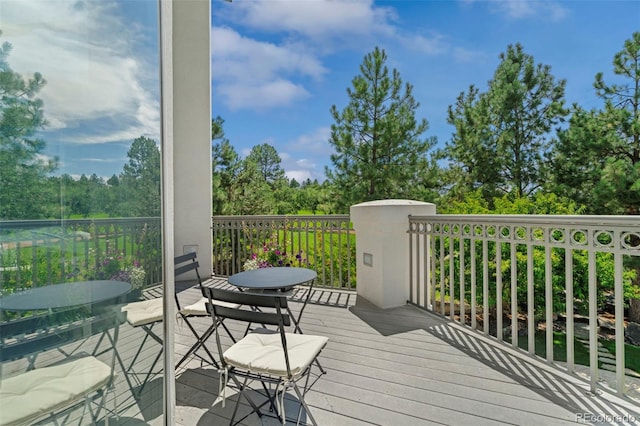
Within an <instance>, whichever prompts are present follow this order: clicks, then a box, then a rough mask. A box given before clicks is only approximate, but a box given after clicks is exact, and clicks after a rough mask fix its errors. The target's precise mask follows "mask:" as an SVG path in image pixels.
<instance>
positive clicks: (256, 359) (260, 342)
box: [223, 333, 329, 377]
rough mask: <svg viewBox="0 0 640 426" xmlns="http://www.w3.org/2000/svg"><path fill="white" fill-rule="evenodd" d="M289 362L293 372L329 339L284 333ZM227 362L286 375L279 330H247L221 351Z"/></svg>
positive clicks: (254, 369)
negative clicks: (260, 331)
mask: <svg viewBox="0 0 640 426" xmlns="http://www.w3.org/2000/svg"><path fill="white" fill-rule="evenodd" d="M286 338H287V349H288V351H289V364H290V368H291V374H292V375H293V376H297V375H300V374H301V373H302V372H304V370H305V369H306V368H307V367H308V366H309V365H311V363H312V362H313V360H314V359H315V358H316V356H318V354H319V353H320V351H321V350H322V348H324V346H325V345H326V344H327V342H328V341H329V339H328V338H326V337H324V336H312V335H309V334H293V333H286ZM223 357H224V360H225V361H226V362H227V364H229V365H232V366H234V367H237V368H241V369H246V370H250V371H252V372H255V373H264V374H271V375H273V376H277V377H287V364H286V362H285V359H284V350H283V348H282V342H281V339H280V333H269V334H264V333H251V334H248V335H247V336H245V337H244V338H243V339H242V340H240V341H239V342H237V343H236V344H234V345H233V346H231V347H230V348H229V349H227V350H226V351H225V353H224V355H223Z"/></svg>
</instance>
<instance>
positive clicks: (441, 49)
mask: <svg viewBox="0 0 640 426" xmlns="http://www.w3.org/2000/svg"><path fill="white" fill-rule="evenodd" d="M398 39H399V41H400V43H401V44H402V45H404V46H405V47H406V48H408V49H411V50H414V51H417V52H420V53H423V54H426V55H438V54H441V53H445V52H447V51H448V50H449V48H450V46H449V43H447V42H446V41H445V37H444V36H443V35H441V34H435V35H433V36H432V37H425V36H423V35H420V34H413V35H402V36H400V35H399V36H398Z"/></svg>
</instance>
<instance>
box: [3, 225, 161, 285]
mask: <svg viewBox="0 0 640 426" xmlns="http://www.w3.org/2000/svg"><path fill="white" fill-rule="evenodd" d="M145 232H147V233H149V232H154V233H155V234H153V235H154V237H153V238H155V239H157V241H154V242H153V245H154V246H155V247H156V248H158V250H157V252H158V253H159V248H160V246H161V241H160V234H161V233H160V218H159V217H150V218H149V217H145V218H115V219H63V220H14V221H0V260H1V259H2V256H3V255H4V256H8V255H9V253H10V252H13V254H12V256H14V257H15V259H14V263H15V265H6V263H7V262H2V266H3V267H2V268H0V291H1V290H3V289H4V288H5V287H6V286H5V273H6V272H10V273H15V279H16V282H17V283H21V282H23V281H25V280H27V281H30V282H29V286H30V287H38V286H42V285H49V284H56V283H57V282H58V281H60V280H63V281H64V280H68V279H69V278H68V277H67V276H68V275H69V274H71V273H72V272H73V270H74V269H76V268H82V267H84V268H86V267H88V266H90V265H89V264H88V262H89V259H90V256H89V252H90V250H91V251H93V252H94V256H93V257H92V258H94V260H95V262H96V263H99V262H101V261H102V260H103V258H104V256H105V255H106V252H108V251H116V252H119V253H122V254H123V255H125V256H126V255H131V254H133V252H134V250H135V247H136V244H138V243H139V242H140V241H139V240H140V238H141V236H142V234H143V233H145ZM156 237H157V238H156ZM153 238H152V239H153ZM29 248H30V249H31V253H32V256H31V262H30V264H28V265H27V264H25V262H24V261H23V259H22V258H21V256H22V255H23V253H24V250H25V249H26V250H29ZM38 248H44V250H45V256H44V259H41V257H42V255H40V256H38V254H37V251H38ZM55 252H59V253H69V252H70V253H71V262H72V263H71V265H68V264H67V262H66V258H65V256H57V257H56V256H54V255H53V254H54V253H55ZM153 256H154V254H153V251H152V250H144V256H141V257H140V258H139V259H136V260H138V261H140V263H141V265H142V266H143V267H144V269H145V271H146V276H145V281H146V282H147V283H155V282H159V281H160V280H161V270H162V269H161V268H162V265H161V261H160V259H159V258H158V259H155V258H152V257H153ZM56 259H57V260H56ZM56 261H58V262H60V265H59V268H60V277H58V278H59V279H57V278H56V277H54V275H53V273H52V271H53V269H54V266H55V267H57V266H58V265H54V262H56ZM43 268H44V269H45V270H46V273H45V274H42V269H43ZM25 273H27V274H29V276H28V277H25V276H23V274H25ZM71 279H72V280H73V278H71Z"/></svg>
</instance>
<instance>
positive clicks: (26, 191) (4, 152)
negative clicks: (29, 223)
mask: <svg viewBox="0 0 640 426" xmlns="http://www.w3.org/2000/svg"><path fill="white" fill-rule="evenodd" d="M1 34H2V32H0V35H1ZM11 48H12V47H11V44H9V43H7V42H4V43H3V44H2V46H1V47H0V219H5V220H7V219H41V218H42V217H44V216H46V212H47V209H48V203H49V202H50V194H48V193H47V185H45V183H46V181H47V175H48V174H49V173H50V172H52V171H53V170H55V168H56V167H57V160H46V159H43V158H42V156H41V154H42V152H43V150H44V148H45V142H44V141H43V140H42V139H38V138H37V137H35V135H36V132H37V131H38V130H40V129H42V128H44V126H45V125H46V121H45V119H44V115H43V109H42V108H43V102H42V100H41V99H39V98H37V97H36V95H37V93H38V92H39V91H40V89H42V87H44V85H45V80H44V79H43V78H42V75H40V73H35V74H34V75H33V77H31V78H29V79H24V78H23V77H22V76H21V75H20V74H19V73H17V72H15V71H13V70H12V69H11V67H10V66H9V63H8V62H7V58H8V57H9V54H10V52H11Z"/></svg>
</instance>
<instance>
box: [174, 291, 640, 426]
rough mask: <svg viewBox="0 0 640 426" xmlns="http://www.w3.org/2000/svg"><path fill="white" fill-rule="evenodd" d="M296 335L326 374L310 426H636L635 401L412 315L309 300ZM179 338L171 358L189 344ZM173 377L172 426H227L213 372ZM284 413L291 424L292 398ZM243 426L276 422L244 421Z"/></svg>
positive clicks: (337, 296)
mask: <svg viewBox="0 0 640 426" xmlns="http://www.w3.org/2000/svg"><path fill="white" fill-rule="evenodd" d="M223 284H224V283H222V282H218V283H216V285H223ZM186 296H187V295H186V294H185V297H186ZM196 297H197V294H196ZM301 297H304V293H303V292H302V291H301V292H300V293H299V294H297V298H298V299H299V298H301ZM295 299H296V297H294V300H295ZM299 307H300V304H299V303H292V308H293V309H294V310H295V309H299ZM202 325H203V326H206V324H202ZM301 327H302V329H303V331H304V332H305V333H309V334H321V335H324V336H327V337H329V344H328V345H327V347H326V348H325V350H323V351H322V354H321V356H320V360H321V363H322V366H323V367H324V368H326V370H327V374H325V375H322V376H321V377H320V378H319V380H318V381H317V382H316V383H315V384H314V386H313V387H312V388H311V390H310V391H309V393H308V394H307V396H306V400H307V403H308V404H309V405H310V410H311V411H312V414H313V415H314V417H315V418H316V420H317V421H318V423H319V424H320V425H393V426H398V425H426V424H451V425H461V424H475V425H479V424H482V425H489V424H522V425H561V424H570V423H574V424H575V423H581V421H580V419H586V420H598V419H600V420H604V419H608V420H607V421H605V422H604V423H616V422H615V421H611V420H616V419H618V420H624V419H627V420H633V418H634V417H635V419H636V421H637V422H638V423H640V408H639V407H638V404H640V401H635V400H630V399H626V400H620V399H618V398H615V397H612V396H609V395H607V394H603V395H599V396H592V395H591V394H590V393H589V392H588V389H589V387H588V384H587V383H586V382H584V381H581V380H579V379H577V378H574V377H570V376H568V375H566V374H563V373H562V372H558V371H555V370H554V369H551V368H549V367H548V366H547V365H545V364H544V363H543V362H537V361H535V360H529V359H527V358H526V357H524V356H522V355H521V354H518V353H515V352H513V351H512V350H511V349H510V348H509V347H507V346H504V345H502V344H497V343H496V342H493V341H491V340H489V339H486V338H484V337H483V336H480V335H478V334H476V333H473V332H470V331H468V330H465V329H463V328H461V327H459V326H457V325H455V324H452V323H450V322H449V321H447V320H444V319H442V318H440V317H438V316H435V315H432V314H430V313H426V312H424V311H422V310H419V309H417V308H415V307H412V306H403V307H400V308H394V309H387V310H381V309H378V308H376V307H375V306H372V305H371V304H369V303H367V302H366V301H365V300H364V299H362V300H357V298H356V295H355V294H354V293H345V292H337V291H336V292H330V291H321V290H317V291H314V293H313V294H312V302H311V303H309V304H308V305H307V307H306V309H305V311H304V315H303V316H302V322H301ZM185 331H188V330H186V328H183V329H182V332H181V333H180V335H179V336H176V340H177V342H179V343H180V344H177V347H176V352H177V353H179V354H182V353H184V351H185V350H186V346H184V345H183V344H184V343H187V344H189V343H190V341H191V337H190V335H189V334H186V333H184V332H185ZM232 331H233V332H237V333H240V334H242V331H243V329H241V328H239V327H238V326H232ZM212 343H214V342H213V341H212ZM213 346H214V345H212V346H211V347H212V349H213ZM176 377H177V409H176V411H177V418H176V423H177V424H181V425H207V424H208V425H210V424H225V423H228V419H229V418H230V415H231V412H232V409H233V405H234V403H235V401H236V396H235V395H233V392H229V394H231V396H230V395H229V394H228V395H227V401H226V407H225V408H223V407H222V403H221V402H220V401H219V400H218V399H217V392H218V374H217V372H216V371H215V370H214V369H212V368H208V367H205V368H201V367H200V364H199V362H198V361H196V360H194V361H192V362H191V364H189V365H187V366H186V368H181V369H180V371H178V372H177V376H176ZM242 402H243V404H242V408H241V409H242V410H243V412H247V411H250V410H249V407H248V405H245V404H244V401H242ZM288 409H290V413H291V414H290V415H291V416H292V417H293V418H295V414H296V413H297V404H295V401H294V400H293V398H292V400H291V401H290V403H289V407H288ZM591 415H592V416H593V417H591ZM582 423H590V421H587V422H582ZM596 423H597V421H596ZM617 423H618V424H622V423H623V422H622V421H618V422H617ZM629 423H631V422H629ZM243 424H245V425H260V424H277V421H275V420H273V419H263V421H262V422H261V419H259V418H258V417H257V416H256V415H253V416H251V417H249V418H248V419H246V421H244V423H243Z"/></svg>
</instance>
